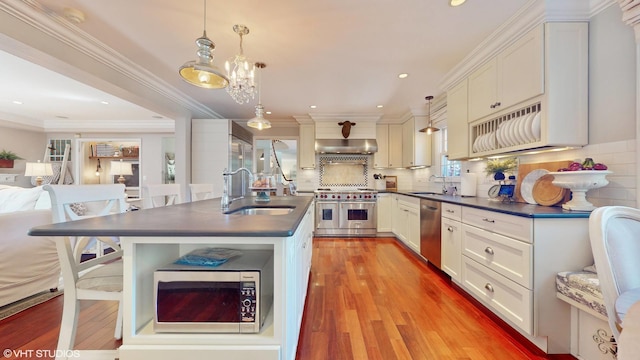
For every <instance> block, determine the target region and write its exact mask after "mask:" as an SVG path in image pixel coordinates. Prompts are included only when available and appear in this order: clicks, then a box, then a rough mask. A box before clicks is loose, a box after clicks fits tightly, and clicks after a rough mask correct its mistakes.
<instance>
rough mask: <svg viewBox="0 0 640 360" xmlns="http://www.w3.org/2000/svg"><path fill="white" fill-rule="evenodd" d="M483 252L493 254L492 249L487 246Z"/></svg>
mask: <svg viewBox="0 0 640 360" xmlns="http://www.w3.org/2000/svg"><path fill="white" fill-rule="evenodd" d="M484 252H486V253H487V254H489V255H493V254H494V252H493V249H492V248H490V247H488V246H487V247H486V248H485V249H484Z"/></svg>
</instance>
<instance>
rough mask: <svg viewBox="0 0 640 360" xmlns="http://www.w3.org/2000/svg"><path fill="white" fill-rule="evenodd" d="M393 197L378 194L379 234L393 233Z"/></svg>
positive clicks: (377, 215)
mask: <svg viewBox="0 0 640 360" xmlns="http://www.w3.org/2000/svg"><path fill="white" fill-rule="evenodd" d="M392 201H393V200H392V196H391V194H389V193H378V200H377V204H376V206H377V207H378V211H377V213H376V220H377V228H378V232H391V231H392V227H391V222H392V220H391V217H392V215H391V213H392V205H391V204H392Z"/></svg>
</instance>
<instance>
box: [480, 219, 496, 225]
mask: <svg viewBox="0 0 640 360" xmlns="http://www.w3.org/2000/svg"><path fill="white" fill-rule="evenodd" d="M482 221H485V222H488V223H492V224H493V223H495V222H496V221H495V220H490V219H487V218H484V219H482Z"/></svg>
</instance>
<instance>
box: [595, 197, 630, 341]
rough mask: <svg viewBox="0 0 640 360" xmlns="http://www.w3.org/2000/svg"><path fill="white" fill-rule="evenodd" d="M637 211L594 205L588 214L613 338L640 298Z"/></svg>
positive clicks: (617, 336) (618, 332) (617, 335)
mask: <svg viewBox="0 0 640 360" xmlns="http://www.w3.org/2000/svg"><path fill="white" fill-rule="evenodd" d="M638 234H640V210H639V209H635V208H630V207H625V206H604V207H600V208H596V209H595V210H593V212H591V215H590V216H589V238H590V242H591V251H592V252H593V259H594V261H595V265H596V271H597V273H598V279H599V280H600V288H601V290H602V295H603V297H604V304H605V307H606V309H607V317H608V319H609V326H610V327H611V331H612V332H613V336H614V338H616V339H618V338H619V336H620V332H621V331H622V320H623V319H624V316H625V314H626V313H627V311H628V310H629V308H630V307H631V305H632V304H633V303H635V302H636V301H640V260H639V259H640V238H639V237H638Z"/></svg>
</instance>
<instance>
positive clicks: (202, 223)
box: [30, 196, 314, 360]
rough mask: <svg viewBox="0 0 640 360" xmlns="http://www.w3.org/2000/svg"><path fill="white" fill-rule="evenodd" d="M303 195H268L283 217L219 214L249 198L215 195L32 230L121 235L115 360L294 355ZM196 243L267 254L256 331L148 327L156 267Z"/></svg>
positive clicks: (304, 273)
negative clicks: (262, 310) (262, 314)
mask: <svg viewBox="0 0 640 360" xmlns="http://www.w3.org/2000/svg"><path fill="white" fill-rule="evenodd" d="M312 202H313V199H312V198H310V197H295V196H288V197H273V198H271V202H270V203H269V204H267V205H266V206H268V207H291V206H294V207H295V208H294V209H293V210H292V211H291V212H290V213H289V214H286V215H240V214H237V213H236V214H225V213H224V212H226V213H230V212H234V210H237V209H240V208H243V207H254V206H256V205H258V204H256V203H255V202H254V201H253V198H245V199H242V200H238V201H235V202H234V203H233V204H232V205H231V206H230V208H229V209H228V210H226V211H224V212H223V211H222V210H221V209H220V202H219V199H212V200H203V201H197V202H193V203H186V204H179V205H172V206H168V207H164V208H154V209H148V210H140V211H134V212H129V213H125V214H117V215H108V216H103V217H98V218H91V219H84V220H78V221H72V222H67V223H60V224H51V225H46V226H39V227H37V228H33V229H32V230H31V232H30V234H31V235H34V236H37V235H42V234H50V236H51V235H52V236H56V237H57V238H56V241H61V239H64V237H68V236H120V239H121V244H122V247H123V250H124V255H123V263H124V283H123V338H122V346H120V347H119V348H118V350H117V353H118V358H119V359H121V360H131V359H148V358H154V359H160V360H163V359H175V358H179V357H184V358H189V359H211V358H213V357H220V358H234V359H255V358H260V359H273V360H294V359H295V355H296V349H297V344H298V337H299V334H300V326H301V323H302V313H303V310H304V305H305V300H306V295H307V287H308V284H309V273H310V269H311V258H312V248H313V246H312V241H313V215H314V211H313V208H312V207H311V206H310V205H311V204H312ZM201 247H221V248H234V249H238V250H241V251H242V250H254V249H255V250H270V251H272V252H273V258H274V262H273V267H274V269H273V302H272V306H271V309H270V310H269V311H268V314H267V316H266V320H265V322H264V325H263V326H262V328H261V329H260V332H259V333H257V334H220V333H206V332H202V333H188V334H187V333H158V332H155V331H154V329H153V319H154V313H155V304H154V300H153V299H154V297H153V295H154V294H153V291H154V290H153V276H154V272H155V270H156V269H158V268H160V267H162V266H164V265H166V264H167V263H170V262H172V261H175V260H176V259H177V258H178V257H180V256H182V255H184V254H186V253H188V252H190V251H192V250H194V249H197V248H201Z"/></svg>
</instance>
